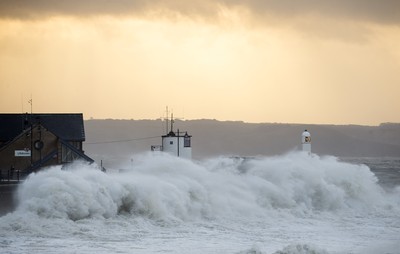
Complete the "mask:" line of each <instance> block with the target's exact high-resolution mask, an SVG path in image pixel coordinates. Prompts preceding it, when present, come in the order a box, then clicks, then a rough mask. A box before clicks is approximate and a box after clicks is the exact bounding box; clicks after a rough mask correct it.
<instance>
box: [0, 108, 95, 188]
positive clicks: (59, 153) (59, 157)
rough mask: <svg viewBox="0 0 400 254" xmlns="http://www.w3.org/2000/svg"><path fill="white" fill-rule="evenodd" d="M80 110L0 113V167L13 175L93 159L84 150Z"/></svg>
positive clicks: (8, 176)
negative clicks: (61, 112)
mask: <svg viewBox="0 0 400 254" xmlns="http://www.w3.org/2000/svg"><path fill="white" fill-rule="evenodd" d="M84 141H85V130H84V125H83V115H82V114H28V113H26V114H0V171H1V178H2V179H3V180H4V179H6V178H8V179H10V178H11V179H15V178H16V177H18V179H19V177H20V176H22V177H23V176H24V175H27V174H29V173H31V172H34V171H37V170H40V168H42V167H44V166H50V165H59V164H65V163H70V162H72V161H74V160H78V159H80V160H85V161H88V162H93V160H92V159H91V158H89V157H88V156H87V155H85V154H84V151H83V148H82V143H83V142H84Z"/></svg>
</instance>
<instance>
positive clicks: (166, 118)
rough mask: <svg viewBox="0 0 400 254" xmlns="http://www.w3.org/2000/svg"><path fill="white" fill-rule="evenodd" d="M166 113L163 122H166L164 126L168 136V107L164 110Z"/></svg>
mask: <svg viewBox="0 0 400 254" xmlns="http://www.w3.org/2000/svg"><path fill="white" fill-rule="evenodd" d="M166 113H167V115H166V117H165V121H167V124H166V125H165V126H166V127H167V132H166V134H168V106H167V108H166Z"/></svg>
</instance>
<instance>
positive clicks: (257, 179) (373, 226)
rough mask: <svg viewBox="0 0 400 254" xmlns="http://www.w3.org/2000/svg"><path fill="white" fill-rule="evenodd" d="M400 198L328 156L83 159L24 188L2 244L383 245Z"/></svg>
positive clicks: (293, 248) (215, 249) (212, 248)
mask: <svg viewBox="0 0 400 254" xmlns="http://www.w3.org/2000/svg"><path fill="white" fill-rule="evenodd" d="M397 191H399V190H397ZM399 194H400V192H397V193H396V190H394V191H393V193H392V192H391V193H387V192H386V191H385V190H384V189H382V188H381V187H380V186H379V184H378V182H377V178H376V177H375V175H374V174H373V173H372V172H371V170H370V169H369V168H368V167H367V166H365V165H355V164H350V163H345V162H341V161H340V160H338V159H337V158H335V157H329V156H328V157H319V156H316V155H313V156H308V155H307V154H304V153H289V154H286V155H282V156H276V157H261V158H252V159H248V158H239V157H237V158H235V157H232V158H227V157H221V158H213V159H208V160H205V161H201V162H192V161H188V160H183V159H179V158H175V157H172V156H169V155H166V154H152V153H149V154H141V155H138V156H137V157H135V158H134V160H133V163H130V162H129V163H127V164H126V166H125V168H124V170H121V171H120V172H118V170H110V171H109V172H108V173H103V172H101V171H100V170H99V169H98V168H97V167H96V166H95V165H88V164H85V163H74V164H71V165H70V166H69V167H67V168H62V167H60V166H56V167H50V168H47V169H46V170H43V171H40V172H38V173H36V174H32V175H30V176H29V177H28V179H27V180H26V181H25V182H24V183H23V184H22V185H21V186H20V188H19V190H18V197H19V206H18V208H17V210H16V211H15V212H14V213H12V214H8V215H7V216H3V217H1V218H0V237H1V238H2V239H4V240H3V241H0V247H2V248H3V249H5V250H8V251H9V252H10V253H24V252H26V253H27V252H30V253H32V251H33V250H35V249H36V250H38V251H37V252H41V253H43V252H44V253H51V252H52V250H54V249H52V248H53V247H52V246H57V248H58V249H59V250H60V251H61V252H67V253H69V252H79V253H109V252H110V250H115V251H119V252H122V253H131V252H132V250H134V251H133V252H135V253H152V252H157V253H165V252H173V253H187V251H188V249H190V252H191V253H238V251H239V253H275V254H277V253H288V254H289V253H290V254H292V253H293V254H303V253H304V254H308V253H321V254H322V253H324V254H325V253H331V254H335V253H336V254H337V253H363V252H364V250H365V249H368V247H371V246H370V243H372V242H373V241H380V242H388V243H395V242H398V241H399V240H400V237H399V235H400V217H399V215H398V214H399V211H400V195H399ZM377 234H378V235H377ZM40 239H45V241H44V242H43V240H40ZM61 239H62V240H61ZM87 242H89V243H91V245H90V246H87V245H86V244H85V243H87ZM115 243H117V244H115ZM298 243H300V244H298ZM20 245H22V246H25V247H26V248H24V247H21V246H20ZM71 246H78V247H75V249H73V250H72V251H71V250H70V248H71ZM79 246H80V247H79ZM249 246H253V247H252V248H250V249H248V248H249ZM377 248H378V247H377ZM43 250H44V251H43ZM240 250H245V251H242V252H240ZM325 250H326V251H325ZM33 252H35V251H33ZM388 253H391V252H388Z"/></svg>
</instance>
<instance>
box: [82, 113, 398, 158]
mask: <svg viewBox="0 0 400 254" xmlns="http://www.w3.org/2000/svg"><path fill="white" fill-rule="evenodd" d="M175 127H176V128H179V129H180V130H181V131H189V132H190V133H191V134H192V135H193V157H194V158H197V159H202V158H206V157H215V156H224V155H238V156H257V155H261V156H272V155H279V154H283V153H287V152H290V151H293V150H298V149H299V145H300V135H301V133H302V131H303V130H304V129H308V130H309V131H310V132H311V135H312V137H313V143H312V147H313V152H314V153H316V154H319V155H333V156H340V157H400V123H382V124H380V125H378V126H364V125H328V124H287V123H245V122H241V121H218V120H211V119H202V120H186V121H183V120H175ZM85 130H86V142H85V143H84V149H85V151H86V152H87V153H88V154H89V155H92V156H93V157H97V159H99V158H107V157H118V158H129V157H130V156H132V155H133V154H137V153H142V152H145V151H149V150H150V146H151V145H154V144H158V143H159V142H160V141H161V135H163V134H164V132H165V123H164V122H163V121H161V120H160V119H157V120H114V119H105V120H97V119H91V120H85ZM158 136H160V139H157V137H158ZM143 137H155V138H152V139H143V140H142V139H141V138H143ZM132 139H138V140H134V141H127V142H115V143H109V144H90V143H96V142H102V141H114V140H132Z"/></svg>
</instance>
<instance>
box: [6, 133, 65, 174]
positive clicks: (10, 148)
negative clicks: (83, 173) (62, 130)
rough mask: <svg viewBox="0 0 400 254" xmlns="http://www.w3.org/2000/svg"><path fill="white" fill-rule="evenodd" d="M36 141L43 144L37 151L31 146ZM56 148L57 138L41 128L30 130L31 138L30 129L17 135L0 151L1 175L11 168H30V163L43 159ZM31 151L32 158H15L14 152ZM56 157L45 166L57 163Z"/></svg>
mask: <svg viewBox="0 0 400 254" xmlns="http://www.w3.org/2000/svg"><path fill="white" fill-rule="evenodd" d="M36 140H41V141H42V142H43V148H42V149H41V150H37V149H35V148H33V147H32V149H31V146H33V143H34V142H35V141H36ZM57 148H58V138H57V137H56V136H55V135H54V134H53V133H52V132H50V131H48V130H46V129H45V128H43V127H42V126H36V127H35V128H33V130H32V136H31V131H30V129H28V130H26V131H25V132H23V133H22V134H21V135H19V136H18V137H17V138H16V139H15V140H14V141H13V142H12V143H11V144H9V145H7V146H6V147H5V148H3V149H2V150H0V170H1V171H2V173H3V174H5V173H4V172H7V171H8V170H9V169H11V167H14V169H15V170H21V171H23V170H25V169H27V168H29V167H30V166H31V162H36V161H39V160H40V158H42V159H43V158H44V157H45V156H46V155H48V154H50V153H51V152H52V151H54V150H55V149H57ZM25 149H27V150H31V154H32V158H31V157H30V156H28V157H17V156H15V151H16V150H25ZM57 157H58V156H57V155H56V156H55V157H54V158H52V159H51V160H50V161H48V162H47V163H46V165H43V166H47V165H55V164H57V162H58V158H57Z"/></svg>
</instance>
